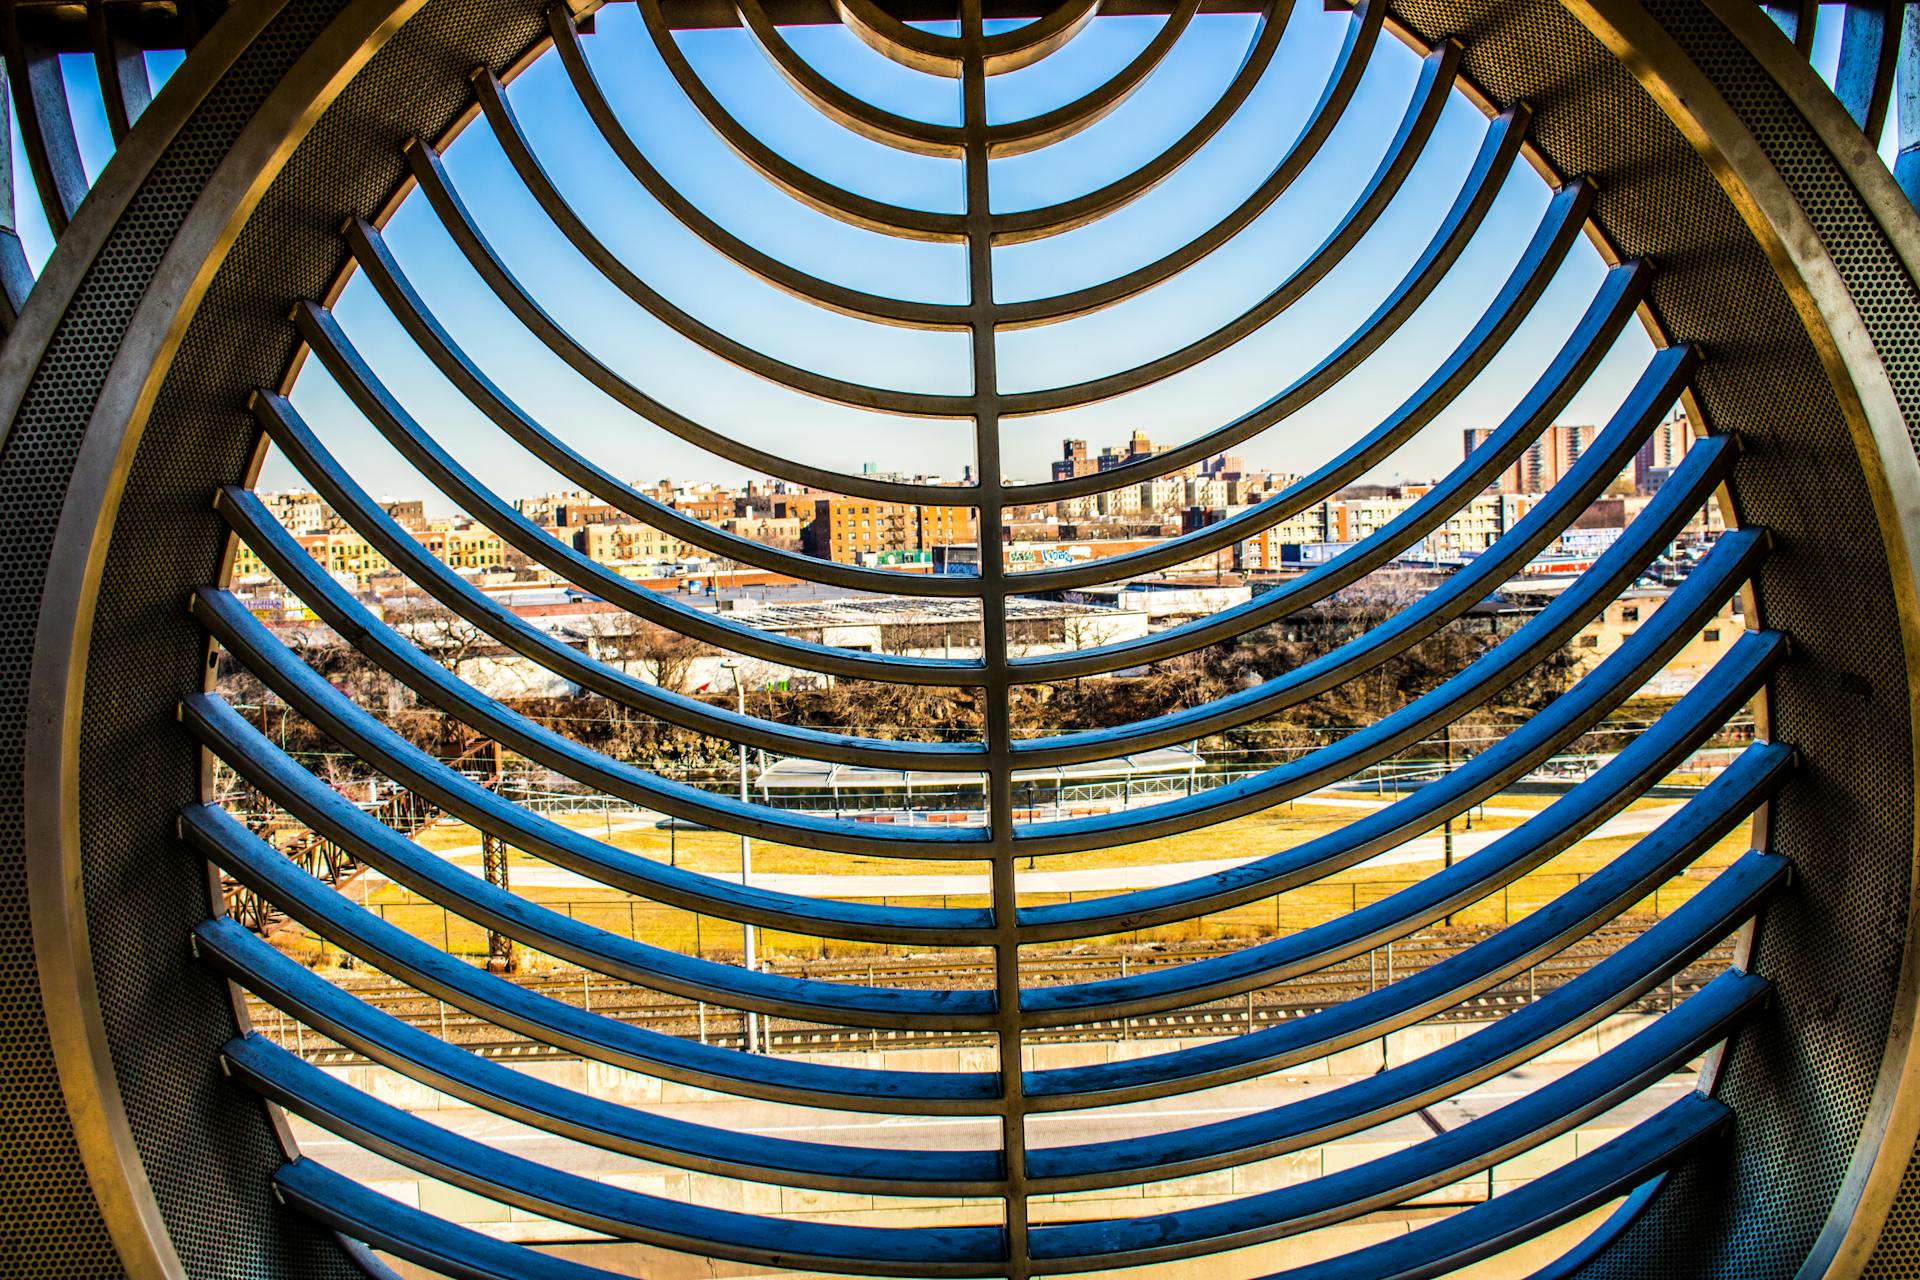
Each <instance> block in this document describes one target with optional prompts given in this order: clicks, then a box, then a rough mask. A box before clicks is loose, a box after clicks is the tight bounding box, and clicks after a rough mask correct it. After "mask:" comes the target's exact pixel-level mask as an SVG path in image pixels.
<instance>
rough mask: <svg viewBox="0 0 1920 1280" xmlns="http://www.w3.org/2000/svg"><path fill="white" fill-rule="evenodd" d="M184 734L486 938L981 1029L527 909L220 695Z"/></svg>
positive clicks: (896, 1020) (757, 999)
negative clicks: (273, 747)
mask: <svg viewBox="0 0 1920 1280" xmlns="http://www.w3.org/2000/svg"><path fill="white" fill-rule="evenodd" d="M182 709H183V715H184V719H185V721H186V724H187V727H188V728H189V729H190V730H192V731H193V733H194V735H195V736H196V737H198V738H199V739H200V740H201V742H202V743H204V744H205V745H206V746H207V748H208V749H209V750H211V751H213V753H214V754H215V755H217V756H219V757H220V758H221V759H222V760H225V761H226V762H227V763H228V764H229V765H231V766H232V767H233V769H234V771H235V772H236V773H238V774H239V775H240V776H241V777H243V778H245V779H246V780H247V781H248V782H250V783H252V784H253V785H254V786H255V787H258V788H259V789H260V790H261V791H262V792H264V793H265V794H266V795H268V796H270V797H272V798H273V800H274V802H275V803H276V804H279V805H280V806H281V807H282V808H284V809H286V810H287V811H288V812H289V813H292V814H293V815H294V816H296V817H298V818H299V819H300V820H301V821H302V822H304V823H305V824H306V825H307V826H308V827H309V828H311V829H312V830H314V831H317V832H319V833H320V834H322V835H324V836H325V837H327V838H328V839H329V840H332V841H333V842H334V843H335V844H337V845H339V846H340V847H341V848H344V849H348V850H350V851H352V853H353V854H354V856H355V857H356V858H358V859H359V860H360V861H361V862H363V863H365V864H366V865H367V866H370V867H373V868H374V869H376V870H378V871H379V872H380V873H381V874H382V875H384V876H386V877H387V878H388V879H390V880H393V881H394V882H396V883H398V884H403V885H405V886H406V887H407V888H409V889H411V890H412V891H413V892H415V893H418V894H420V895H421V896H423V897H426V898H431V899H432V900H433V901H435V902H438V903H440V904H441V905H442V906H444V907H446V908H447V909H448V910H449V911H453V912H455V913H457V914H459V915H461V916H464V917H465V918H467V919H469V920H472V921H474V922H476V923H478V924H482V925H485V926H486V927H487V928H488V929H489V930H491V931H492V932H495V933H501V934H505V935H506V936H508V937H510V938H513V939H515V940H516V941H518V942H521V943H524V944H525V945H527V946H530V947H533V948H534V949H535V950H538V951H543V952H545V953H546V954H548V955H551V956H555V957H558V958H559V959H562V960H565V961H567V962H569V963H571V964H577V965H580V966H581V967H583V968H588V969H592V970H594V971H596V972H599V973H605V974H607V975H609V976H611V977H616V978H623V979H625V980H626V981H628V982H632V983H635V984H637V985H640V986H644V987H649V988H651V989H653V990H656V991H666V992H670V993H672V994H674V995H681V996H687V997H690V998H692V999H696V1000H708V1001H712V1002H713V1003H716V1004H723V1005H727V1006H728V1007H730V1008H736V1009H752V1010H756V1011H759V1012H762V1013H772V1014H777V1015H779V1016H781V1017H786V1018H799V1019H802V1020H805V1021H810V1022H839V1023H845V1024H848V1025H852V1026H876V1027H902V1026H922V1027H944V1028H949V1029H963V1028H964V1029H984V1028H986V1027H989V1026H991V1025H992V1024H993V1021H992V1020H993V1006H994V996H993V993H992V992H990V991H961V990H938V989H931V988H913V989H909V988H903V987H866V986H856V985H853V984H843V983H833V982H821V981H818V980H815V979H810V978H790V977H786V976H784V975H780V974H769V973H761V972H759V971H756V970H747V969H742V968H740V967H739V966H737V965H731V964H722V963H720V962H718V961H713V960H706V959H702V958H700V957H698V956H688V955H685V954H683V953H681V952H678V951H669V950H667V949H665V948H663V947H656V946H652V945H650V944H648V943H643V942H637V941H635V940H633V939H630V938H625V937H622V936H620V935H618V934H614V933H609V932H608V931H607V930H605V929H600V928H596V927H594V926H592V925H587V924H583V923H582V922H580V921H578V920H575V919H573V918H572V917H570V916H567V915H563V914H561V913H560V912H557V911H554V910H552V909H550V908H548V907H543V906H540V905H538V904H536V903H533V902H530V901H528V900H527V899H525V898H522V897H519V896H518V895H516V894H512V893H509V892H507V891H506V890H505V889H501V888H499V887H497V886H496V885H494V884H492V883H490V882H488V881H486V880H483V879H481V878H480V877H478V876H475V875H470V874H468V873H467V872H465V871H463V870H461V869H460V868H458V867H455V866H454V865H452V864H451V863H449V862H447V861H445V860H444V859H442V858H441V857H440V856H439V855H437V854H433V853H429V852H427V851H426V850H424V849H422V848H421V847H420V846H419V845H417V844H415V843H413V841H411V840H409V839H407V838H406V837H405V836H403V835H401V834H400V833H399V832H397V831H395V830H394V829H393V828H392V827H389V826H387V825H386V824H384V823H382V822H381V821H379V819H377V818H375V817H373V816H372V815H371V814H369V813H367V812H366V811H365V810H363V809H361V808H360V807H359V806H358V805H356V804H354V803H353V802H352V801H351V800H348V799H347V798H346V797H345V796H343V795H341V794H340V793H339V792H338V791H335V790H334V789H333V788H331V787H329V786H327V785H326V784H325V783H323V782H321V781H320V780H319V779H318V778H316V777H314V776H313V775H312V774H311V773H308V772H307V771H306V770H305V769H303V768H301V767H300V766H299V765H297V764H295V763H294V762H293V761H292V760H291V759H288V758H287V757H285V756H279V758H277V759H276V758H274V757H275V756H277V755H278V753H277V752H263V751H262V750H261V749H260V748H261V746H262V745H263V741H264V740H263V739H262V737H261V735H260V733H259V731H258V730H257V729H254V728H253V726H251V725H249V724H248V723H247V722H246V720H245V719H243V718H242V717H241V716H240V714H239V713H238V712H236V711H234V710H233V708H232V707H230V706H228V705H227V704H226V702H224V701H223V700H221V699H219V698H217V697H214V696H213V695H211V694H194V695H192V696H191V697H189V698H187V699H186V701H185V702H184V703H183V704H182Z"/></svg>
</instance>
